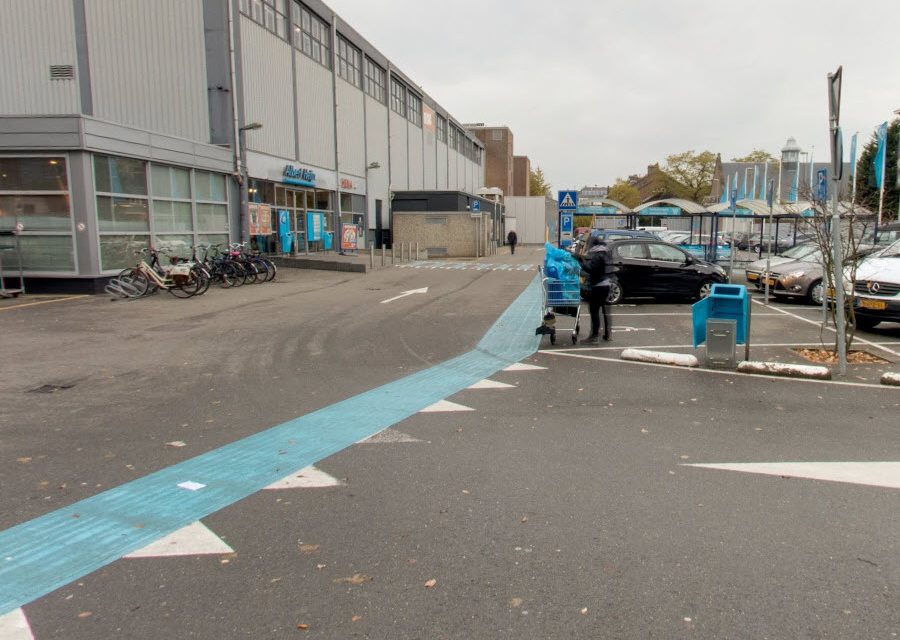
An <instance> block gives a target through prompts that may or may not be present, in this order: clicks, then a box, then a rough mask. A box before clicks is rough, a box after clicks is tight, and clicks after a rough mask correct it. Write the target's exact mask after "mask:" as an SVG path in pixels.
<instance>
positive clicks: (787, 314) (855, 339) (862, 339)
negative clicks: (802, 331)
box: [753, 300, 900, 357]
mask: <svg viewBox="0 0 900 640" xmlns="http://www.w3.org/2000/svg"><path fill="white" fill-rule="evenodd" d="M753 302H755V303H756V304H762V302H760V301H759V300H754V301H753ZM773 308H774V309H775V310H776V311H779V312H781V313H783V314H784V315H786V316H791V317H792V318H797V320H802V321H803V322H808V323H809V324H814V325H816V326H817V327H821V326H822V323H821V322H816V321H815V320H810V319H809V318H804V317H803V316H798V315H797V314H796V313H791V312H790V311H785V310H784V309H779V308H778V307H773ZM825 328H826V329H828V330H829V331H831V332H832V333H835V332H836V331H835V329H834V328H832V327H825ZM854 341H859V342H862V343H863V344H867V345H869V346H870V347H875V348H876V349H881V350H882V351H887V352H888V353H890V354H891V355H894V356H897V357H900V352H897V351H894V350H893V349H888V348H887V347H884V346H882V345H880V344H878V343H877V342H872V341H871V340H866V339H865V338H860V337H859V336H856V337H855V338H854Z"/></svg>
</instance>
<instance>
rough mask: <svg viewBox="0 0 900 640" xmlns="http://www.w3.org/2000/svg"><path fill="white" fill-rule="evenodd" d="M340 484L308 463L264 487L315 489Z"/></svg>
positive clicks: (340, 483)
mask: <svg viewBox="0 0 900 640" xmlns="http://www.w3.org/2000/svg"><path fill="white" fill-rule="evenodd" d="M342 484H343V483H342V482H341V481H340V480H338V479H337V478H335V477H333V476H330V475H328V474H327V473H325V472H324V471H322V470H321V469H317V468H316V467H314V466H312V465H310V466H308V467H304V468H303V469H300V471H298V472H297V473H292V474H291V475H289V476H287V477H286V478H282V479H281V480H279V481H278V482H273V483H272V484H270V485H269V486H268V487H266V489H269V490H275V489H316V488H318V487H337V486H340V485H342Z"/></svg>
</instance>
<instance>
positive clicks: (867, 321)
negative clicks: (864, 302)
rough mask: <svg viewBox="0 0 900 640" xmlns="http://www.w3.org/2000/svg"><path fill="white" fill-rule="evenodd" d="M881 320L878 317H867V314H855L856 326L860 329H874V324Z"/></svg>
mask: <svg viewBox="0 0 900 640" xmlns="http://www.w3.org/2000/svg"><path fill="white" fill-rule="evenodd" d="M879 322H881V320H879V319H878V318H869V317H867V316H856V328H857V329H862V330H863V331H868V330H869V329H874V328H875V325H877V324H878V323H879Z"/></svg>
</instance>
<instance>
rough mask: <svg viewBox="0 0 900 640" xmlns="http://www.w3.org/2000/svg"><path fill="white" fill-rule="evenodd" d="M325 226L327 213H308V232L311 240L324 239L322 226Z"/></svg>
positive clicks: (318, 240)
mask: <svg viewBox="0 0 900 640" xmlns="http://www.w3.org/2000/svg"><path fill="white" fill-rule="evenodd" d="M324 226H325V214H324V213H319V212H317V211H310V212H309V213H307V214H306V233H307V234H308V237H307V240H308V241H309V242H321V241H322V228H323V227H324Z"/></svg>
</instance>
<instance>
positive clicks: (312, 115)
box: [292, 53, 362, 169]
mask: <svg viewBox="0 0 900 640" xmlns="http://www.w3.org/2000/svg"><path fill="white" fill-rule="evenodd" d="M333 96H334V88H333V87H332V83H331V71H329V70H328V69H326V68H325V67H323V66H322V65H320V64H319V63H317V62H314V61H313V60H310V59H309V58H307V57H306V56H305V55H303V54H301V53H298V54H297V103H298V110H299V117H300V130H299V137H298V144H299V147H300V158H299V159H300V160H301V161H306V162H308V163H310V164H313V165H316V166H318V167H323V168H326V169H334V108H333V105H332V101H333V99H334V98H333ZM358 135H360V136H361V135H362V131H361V130H360V132H359V134H358ZM292 157H293V156H292Z"/></svg>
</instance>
